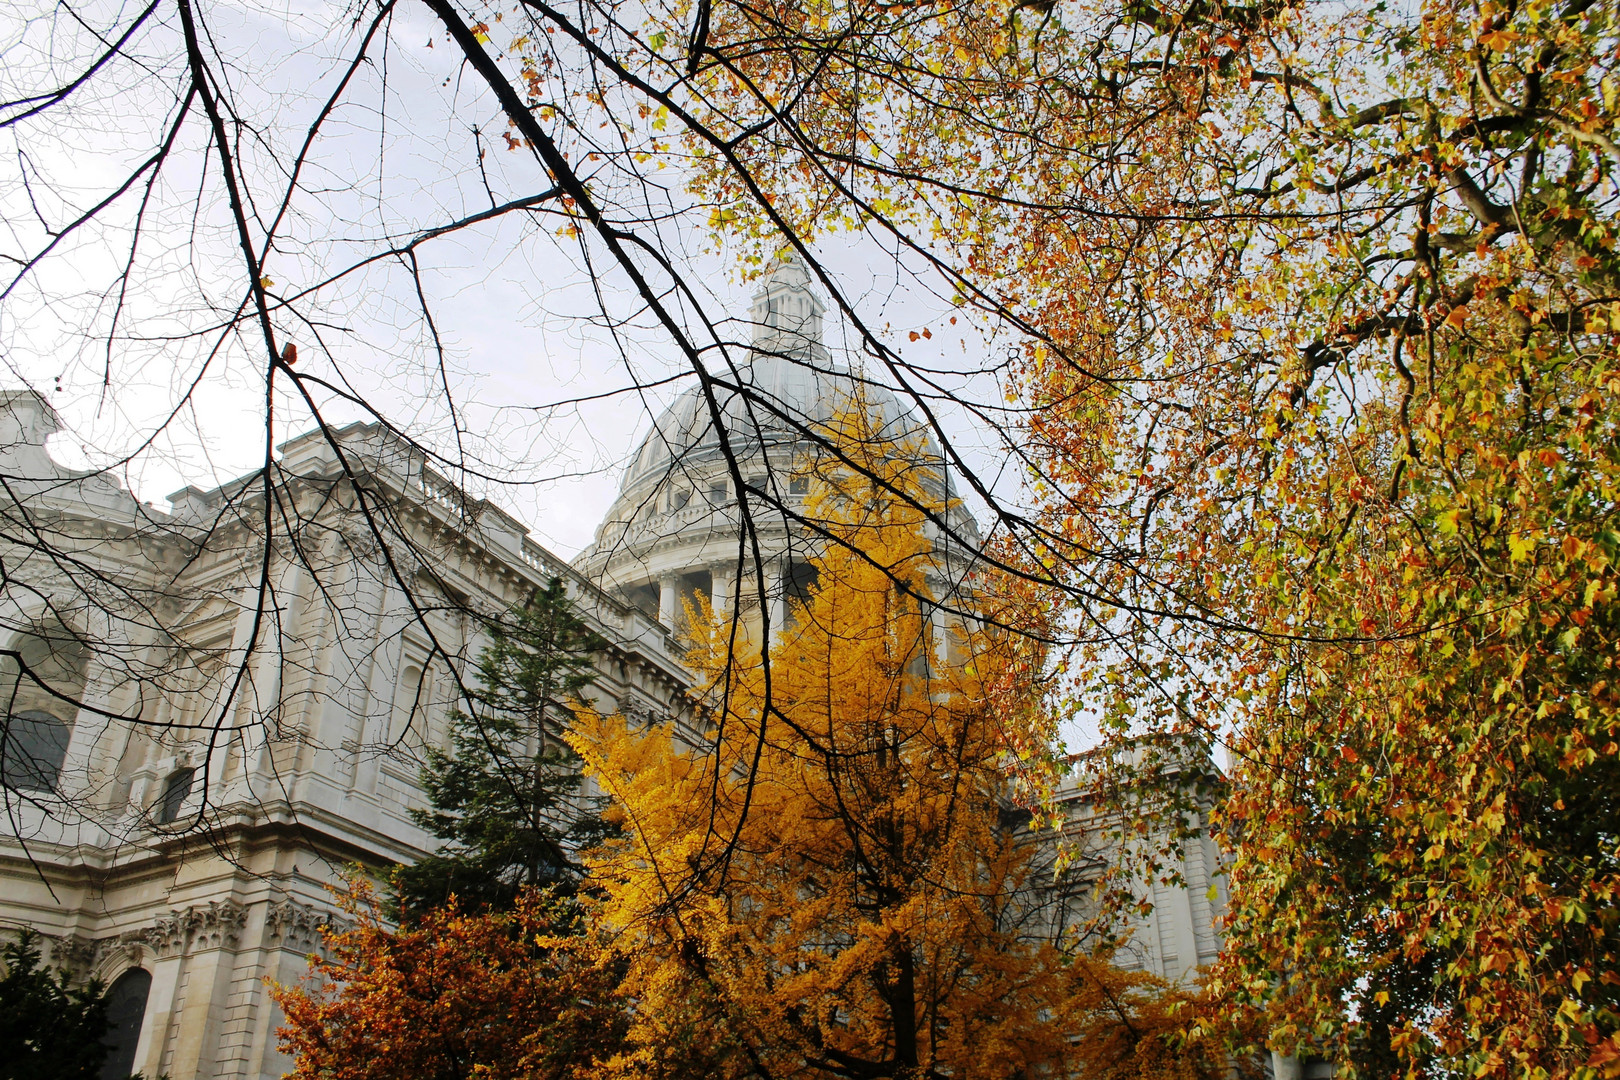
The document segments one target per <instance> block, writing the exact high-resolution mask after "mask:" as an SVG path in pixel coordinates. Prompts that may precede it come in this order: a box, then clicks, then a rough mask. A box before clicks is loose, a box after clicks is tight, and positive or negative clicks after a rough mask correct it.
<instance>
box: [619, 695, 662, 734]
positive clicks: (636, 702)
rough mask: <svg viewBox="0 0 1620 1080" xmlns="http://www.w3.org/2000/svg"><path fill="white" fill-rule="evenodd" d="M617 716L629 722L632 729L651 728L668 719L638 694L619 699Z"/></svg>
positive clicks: (655, 706) (656, 707) (660, 710)
mask: <svg viewBox="0 0 1620 1080" xmlns="http://www.w3.org/2000/svg"><path fill="white" fill-rule="evenodd" d="M619 715H621V716H623V717H624V718H625V719H626V720H628V721H630V724H631V726H632V727H641V728H647V727H653V726H654V725H657V724H662V723H663V722H664V721H665V720H667V719H669V717H668V715H667V714H665V712H664V711H663V710H662V709H660V708H659V707H658V706H657V705H654V704H653V703H652V702H651V701H648V700H647V699H646V698H644V697H642V696H641V695H640V694H625V695H624V696H623V697H621V698H619Z"/></svg>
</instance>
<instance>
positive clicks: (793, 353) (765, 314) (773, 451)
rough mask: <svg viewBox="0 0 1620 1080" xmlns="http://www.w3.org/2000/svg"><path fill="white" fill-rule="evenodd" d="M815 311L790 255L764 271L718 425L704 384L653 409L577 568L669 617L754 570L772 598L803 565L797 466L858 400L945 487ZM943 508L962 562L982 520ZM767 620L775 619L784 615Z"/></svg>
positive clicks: (805, 543) (799, 266)
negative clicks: (748, 544) (744, 544)
mask: <svg viewBox="0 0 1620 1080" xmlns="http://www.w3.org/2000/svg"><path fill="white" fill-rule="evenodd" d="M825 310H826V308H825V305H823V303H822V302H821V300H820V298H819V297H817V296H816V294H815V290H814V288H813V287H812V284H811V279H810V274H809V272H808V271H807V270H806V269H805V267H804V264H803V263H802V262H800V261H799V260H798V259H797V258H795V257H793V256H791V255H790V256H788V257H786V258H784V259H782V260H781V261H779V262H778V263H777V264H776V266H775V267H773V268H772V270H771V272H770V274H769V275H767V276H766V278H765V280H764V281H763V282H762V283H761V285H760V288H759V291H758V292H757V293H756V294H755V296H754V300H753V303H752V304H751V305H750V306H749V311H748V319H747V321H748V323H749V324H750V326H751V331H752V341H751V344H750V346H749V348H748V350H747V351H746V353H745V354H740V355H739V354H733V355H734V356H738V359H737V360H735V361H734V363H735V366H734V368H732V369H731V370H729V371H718V372H716V373H715V380H714V382H713V383H712V384H711V385H712V386H713V389H714V395H715V402H716V405H717V406H718V410H717V411H718V414H719V423H718V424H716V423H715V419H714V413H715V411H716V410H711V408H710V406H709V401H708V398H707V396H706V395H705V394H704V392H703V388H702V387H701V386H695V387H691V388H689V389H687V390H686V391H684V392H683V393H682V394H680V395H679V396H678V397H677V398H676V399H675V400H674V401H673V402H672V403H671V404H670V405H669V407H668V408H666V409H664V410H663V411H662V412H661V413H660V414H659V415H658V417H657V419H656V420H654V422H653V425H652V428H651V430H650V431H649V432H648V433H647V435H646V436H645V437H644V438H643V439H642V440H641V443H640V445H639V446H637V448H636V451H635V453H634V454H633V455H632V456H631V458H630V461H629V464H628V466H627V468H626V469H625V473H624V477H623V479H622V481H621V482H620V485H619V492H618V497H617V498H616V499H615V500H614V502H613V505H612V506H611V507H610V508H609V510H608V513H607V516H606V517H605V518H604V519H603V521H602V524H601V526H600V527H599V528H598V529H597V532H596V538H595V542H594V543H593V544H592V545H591V546H590V547H588V548H586V549H585V551H583V552H581V553H580V556H579V558H578V559H576V560H575V565H576V566H577V567H578V568H579V569H580V570H581V571H582V572H583V573H584V574H586V576H588V577H590V578H591V579H593V580H595V581H597V582H598V583H599V584H601V585H602V586H603V587H604V588H607V589H609V590H610V591H612V592H614V593H616V594H617V595H619V596H621V597H622V598H624V599H625V600H627V601H629V602H631V603H635V604H637V605H639V606H641V607H643V608H644V609H646V610H648V611H656V612H657V613H658V618H659V619H660V620H661V621H662V622H664V623H665V625H667V626H670V627H674V625H675V623H676V619H677V616H678V615H679V612H680V611H681V610H683V609H682V603H683V597H684V598H690V597H691V596H693V595H695V594H697V593H703V594H705V595H708V596H709V597H710V598H711V600H712V602H714V603H715V605H716V608H717V609H719V608H721V607H724V606H727V604H728V602H729V601H728V600H727V596H728V594H734V595H735V597H736V598H738V600H739V601H740V600H741V598H742V597H743V596H744V595H745V594H744V593H743V592H742V591H740V590H739V589H738V582H739V580H741V579H742V578H744V577H749V576H751V575H752V576H757V575H758V574H759V573H765V574H766V576H767V577H769V578H770V581H769V584H768V588H769V592H770V595H771V597H772V598H773V599H772V602H773V604H778V605H780V604H781V603H782V602H783V600H784V598H786V597H787V596H790V595H792V594H793V593H794V592H795V591H796V590H802V589H803V588H804V586H805V583H806V581H807V580H808V578H807V577H806V574H807V573H810V572H812V570H811V567H810V565H809V563H808V560H809V559H810V557H811V555H812V553H813V550H814V543H813V542H812V541H811V540H810V536H809V530H807V529H806V527H805V525H804V522H803V519H802V518H800V517H799V516H798V515H799V514H801V513H802V512H803V509H804V499H805V496H806V495H807V494H808V492H809V486H808V484H807V483H806V482H805V481H804V480H803V479H802V478H796V477H795V476H794V471H795V468H796V467H797V466H798V465H799V464H800V463H801V462H802V461H803V460H804V458H805V456H806V455H807V454H809V453H814V452H815V451H816V449H817V447H818V442H817V437H818V435H819V434H820V430H821V429H822V428H823V426H824V425H826V424H827V423H828V422H829V421H831V420H832V419H833V418H834V417H835V416H836V415H838V413H839V412H840V411H842V410H844V409H847V408H848V407H849V406H850V404H851V403H852V402H854V401H857V400H859V401H861V402H863V403H864V405H865V406H866V407H867V408H868V409H870V410H872V411H873V412H874V413H876V414H877V415H878V416H880V417H881V422H882V425H883V426H882V430H881V432H880V435H881V437H882V438H883V439H884V441H886V442H887V441H894V442H898V441H899V440H901V439H917V440H918V441H920V443H921V447H922V452H923V456H924V458H925V459H928V460H932V461H933V462H934V463H936V470H937V472H938V474H939V475H938V476H937V478H935V479H934V480H932V481H930V482H929V483H930V485H931V486H932V485H941V486H937V487H934V491H935V494H937V495H938V494H943V495H944V496H945V497H946V498H949V497H951V496H952V495H953V494H954V488H953V485H952V484H951V482H950V478H949V476H948V471H947V469H946V467H945V462H944V460H943V456H942V455H941V454H940V452H939V444H938V442H937V441H936V440H935V439H933V438H932V437H931V436H930V435H929V433H928V431H927V429H926V428H925V427H924V426H923V425H922V424H921V423H920V422H919V421H918V419H917V417H916V416H915V414H914V413H912V412H911V410H909V409H907V408H906V407H905V405H904V404H903V403H902V402H901V400H900V398H899V397H898V396H896V395H895V394H894V393H893V392H892V391H890V390H888V389H887V388H885V387H883V386H880V385H878V384H876V383H874V382H873V381H871V380H870V379H869V378H868V377H866V376H865V374H864V373H863V372H862V371H861V370H860V369H859V368H856V367H854V366H852V365H850V364H849V363H847V362H846V361H844V360H842V359H840V358H837V357H834V356H833V355H832V353H830V352H829V351H828V350H827V348H826V346H825V345H824V344H823V343H822V340H821V334H822V315H823V313H824V312H825ZM722 435H723V436H724V438H723V439H722ZM727 448H729V450H730V452H731V455H732V456H733V457H734V458H735V459H736V462H737V465H738V467H739V469H738V471H739V472H740V475H741V479H742V482H743V483H742V487H741V488H739V487H738V484H737V476H736V475H734V474H733V472H732V469H731V466H730V463H729V462H728V461H727V459H726V449H727ZM756 500H758V501H757V502H756ZM745 501H746V504H747V505H746V508H745V507H744V505H743V503H744V502H745ZM745 509H746V510H747V511H748V512H747V513H746V514H745V512H744V511H745ZM946 514H947V517H948V519H949V523H950V524H949V529H948V530H941V529H939V528H937V527H936V526H934V525H930V526H929V531H930V533H931V534H933V537H934V540H935V543H936V544H937V545H939V548H938V550H940V551H941V553H942V554H943V555H944V557H945V560H946V561H947V562H949V563H951V564H952V566H954V567H956V568H957V571H963V570H965V568H966V566H967V565H968V564H969V563H971V562H972V560H973V558H974V555H975V554H976V550H977V544H978V528H977V525H976V524H975V522H974V521H973V518H972V515H971V514H969V513H968V512H967V511H966V510H965V509H963V508H962V507H960V506H957V507H953V508H951V509H950V510H948V511H947V512H946ZM745 516H746V518H747V520H748V521H749V523H750V528H751V530H752V533H753V537H754V540H755V541H756V542H757V544H758V548H757V549H756V550H758V552H759V553H760V555H761V556H762V559H760V560H753V561H752V563H749V561H748V560H743V559H742V558H741V547H740V543H741V538H742V535H743V521H744V518H745ZM745 563H746V565H745ZM767 564H768V565H767ZM957 571H953V575H952V576H955V577H959V576H960V575H959V573H958V572H957ZM945 587H949V586H944V585H942V588H945ZM772 625H774V626H780V625H781V617H780V612H778V615H777V617H776V618H773V620H772Z"/></svg>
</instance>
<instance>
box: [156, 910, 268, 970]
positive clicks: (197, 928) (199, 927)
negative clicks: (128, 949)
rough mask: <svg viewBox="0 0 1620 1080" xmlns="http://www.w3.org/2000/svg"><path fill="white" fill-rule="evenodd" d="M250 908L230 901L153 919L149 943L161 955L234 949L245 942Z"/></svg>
mask: <svg viewBox="0 0 1620 1080" xmlns="http://www.w3.org/2000/svg"><path fill="white" fill-rule="evenodd" d="M246 923H247V908H245V907H243V906H242V905H241V904H238V903H235V902H233V901H230V900H213V901H210V902H208V903H206V904H194V905H192V906H191V907H188V908H186V909H185V910H184V911H171V912H169V914H167V915H159V916H158V917H157V918H156V919H154V920H152V928H151V929H150V930H148V931H146V935H145V937H146V944H147V945H149V946H151V948H152V951H153V952H155V953H157V954H158V955H159V956H166V955H169V954H171V953H185V952H192V951H199V950H202V949H219V948H226V949H234V948H236V947H237V945H238V944H239V943H240V942H241V940H242V927H243V926H244V925H246Z"/></svg>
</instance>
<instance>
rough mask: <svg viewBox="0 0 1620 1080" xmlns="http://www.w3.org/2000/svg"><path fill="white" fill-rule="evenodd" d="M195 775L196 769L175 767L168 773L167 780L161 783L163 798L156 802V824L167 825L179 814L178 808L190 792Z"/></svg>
mask: <svg viewBox="0 0 1620 1080" xmlns="http://www.w3.org/2000/svg"><path fill="white" fill-rule="evenodd" d="M196 775H197V770H196V769H176V770H175V771H174V772H172V773H170V774H169V779H168V782H167V783H165V784H164V785H163V798H162V799H161V800H159V802H158V808H157V820H158V824H160V825H167V824H169V823H170V822H172V821H174V819H175V818H177V817H179V816H180V808H181V807H182V806H184V805H185V802H186V797H187V796H189V795H190V794H191V781H192V780H193V779H194V778H195V777H196Z"/></svg>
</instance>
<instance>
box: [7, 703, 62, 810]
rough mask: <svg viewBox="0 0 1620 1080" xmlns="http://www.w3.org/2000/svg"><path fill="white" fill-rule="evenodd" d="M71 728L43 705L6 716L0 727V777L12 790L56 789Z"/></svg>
mask: <svg viewBox="0 0 1620 1080" xmlns="http://www.w3.org/2000/svg"><path fill="white" fill-rule="evenodd" d="M71 734H72V729H71V728H69V727H68V725H67V723H66V721H64V720H61V719H60V718H58V717H55V716H52V715H51V714H50V713H48V712H45V711H44V710H42V709H29V710H28V711H27V712H20V713H17V714H15V715H13V716H8V717H6V718H5V721H4V730H3V731H0V780H3V781H4V783H5V785H6V787H8V788H11V789H12V790H13V791H55V790H56V781H57V779H58V778H59V777H60V776H61V775H62V762H63V761H64V760H65V759H66V758H67V748H68V737H69V736H70V735H71Z"/></svg>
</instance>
